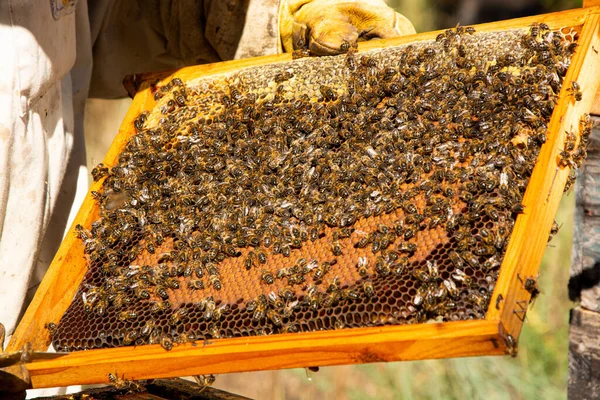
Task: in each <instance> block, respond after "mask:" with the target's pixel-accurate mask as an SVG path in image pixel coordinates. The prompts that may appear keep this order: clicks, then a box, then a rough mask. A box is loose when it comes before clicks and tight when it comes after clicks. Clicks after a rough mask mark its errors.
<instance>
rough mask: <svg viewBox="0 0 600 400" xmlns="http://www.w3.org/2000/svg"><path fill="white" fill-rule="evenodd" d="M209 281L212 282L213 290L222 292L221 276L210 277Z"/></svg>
mask: <svg viewBox="0 0 600 400" xmlns="http://www.w3.org/2000/svg"><path fill="white" fill-rule="evenodd" d="M208 279H209V280H210V284H211V285H212V287H213V288H215V290H221V288H222V287H223V286H222V284H221V278H219V275H209V276H208Z"/></svg>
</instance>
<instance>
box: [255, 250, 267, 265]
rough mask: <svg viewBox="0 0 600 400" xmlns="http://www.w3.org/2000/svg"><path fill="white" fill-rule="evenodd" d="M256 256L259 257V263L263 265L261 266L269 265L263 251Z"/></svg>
mask: <svg viewBox="0 0 600 400" xmlns="http://www.w3.org/2000/svg"><path fill="white" fill-rule="evenodd" d="M256 256H257V259H258V262H259V263H261V264H266V263H267V256H266V255H265V253H263V252H262V251H259V252H258V253H256Z"/></svg>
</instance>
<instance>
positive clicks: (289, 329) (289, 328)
mask: <svg viewBox="0 0 600 400" xmlns="http://www.w3.org/2000/svg"><path fill="white" fill-rule="evenodd" d="M279 332H281V333H296V332H298V325H297V324H295V323H293V322H288V323H286V324H283V326H282V327H281V329H280V330H279Z"/></svg>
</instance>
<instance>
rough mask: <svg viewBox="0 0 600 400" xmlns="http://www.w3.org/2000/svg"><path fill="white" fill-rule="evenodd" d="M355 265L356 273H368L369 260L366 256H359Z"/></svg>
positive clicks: (364, 274)
mask: <svg viewBox="0 0 600 400" xmlns="http://www.w3.org/2000/svg"><path fill="white" fill-rule="evenodd" d="M356 267H357V268H358V274H359V275H360V276H366V275H368V274H369V271H368V268H369V260H368V259H367V257H364V256H363V257H359V258H358V262H357V263H356Z"/></svg>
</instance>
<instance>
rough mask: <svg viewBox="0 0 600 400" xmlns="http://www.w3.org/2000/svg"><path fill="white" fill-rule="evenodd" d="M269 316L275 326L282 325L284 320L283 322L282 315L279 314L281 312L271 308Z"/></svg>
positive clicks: (268, 312)
mask: <svg viewBox="0 0 600 400" xmlns="http://www.w3.org/2000/svg"><path fill="white" fill-rule="evenodd" d="M267 318H269V320H270V321H271V322H272V323H273V325H275V326H281V325H282V322H281V316H280V315H279V313H278V312H277V311H275V310H269V311H267Z"/></svg>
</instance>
